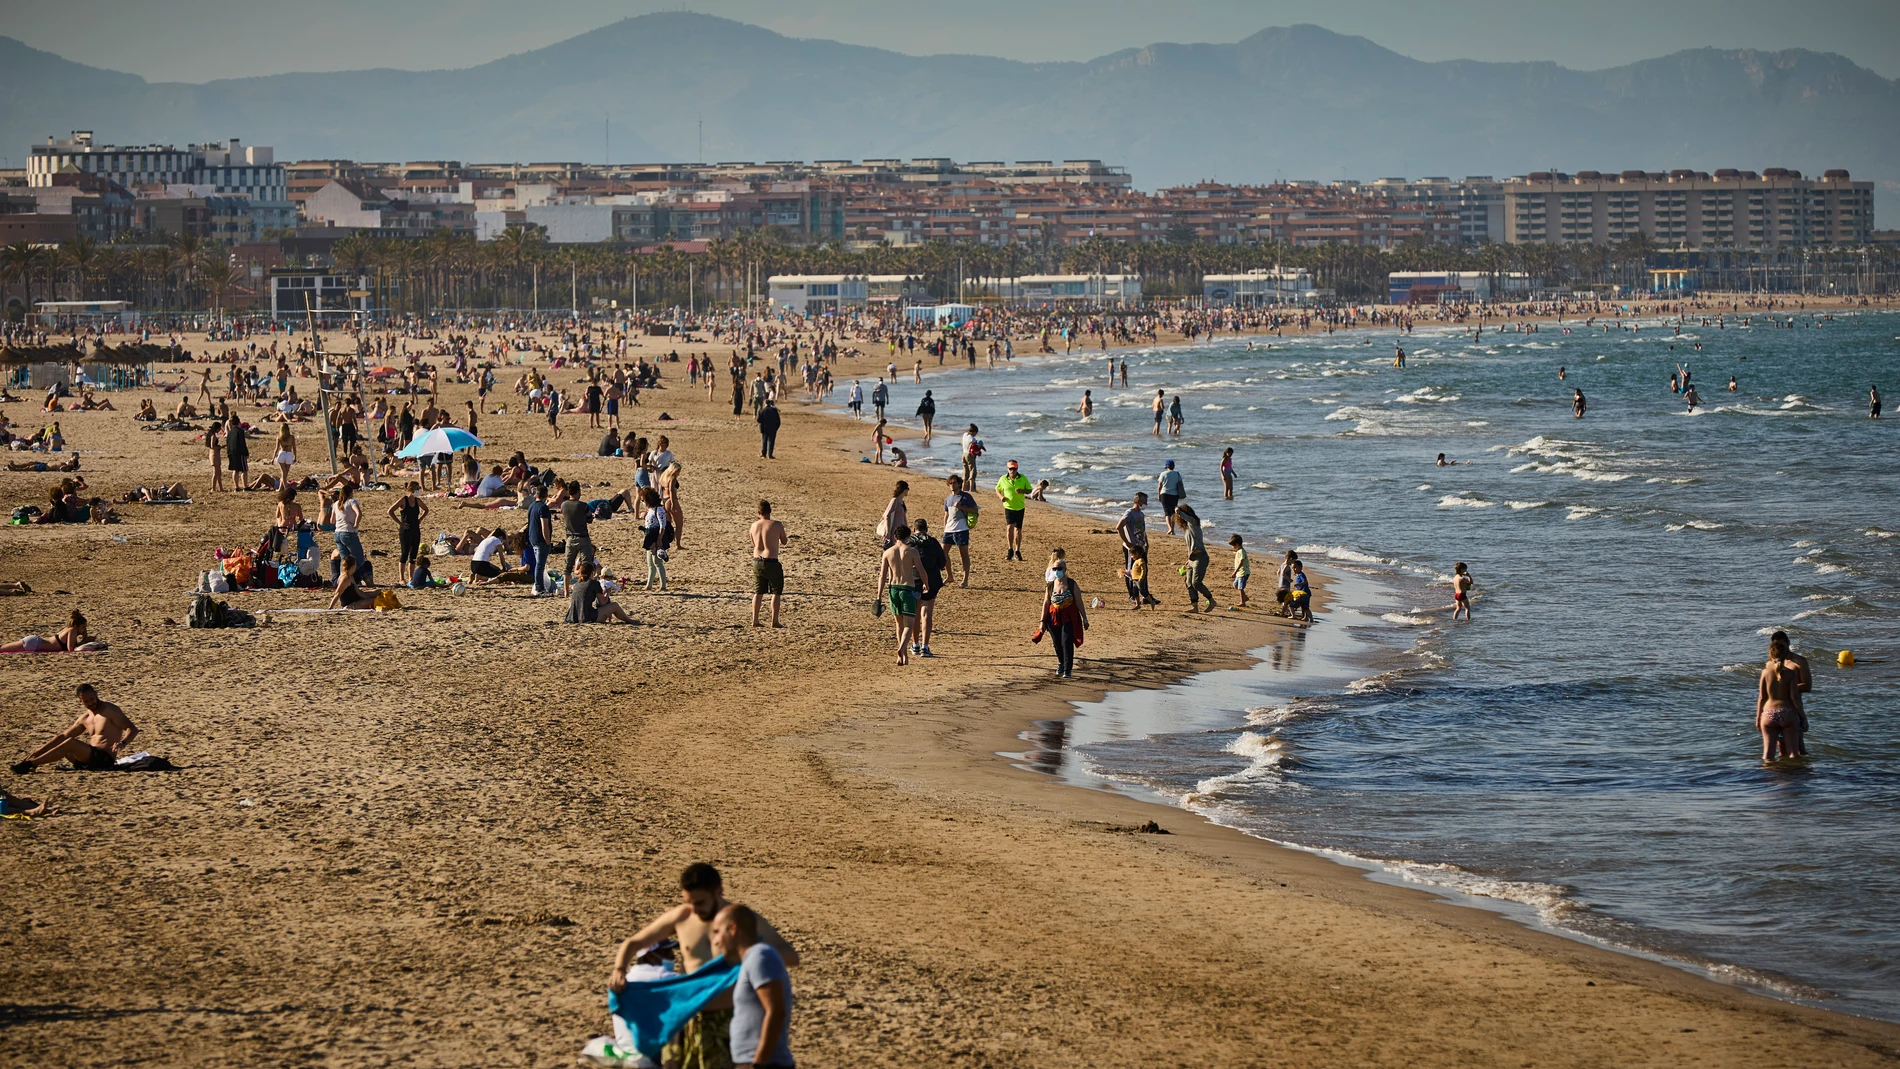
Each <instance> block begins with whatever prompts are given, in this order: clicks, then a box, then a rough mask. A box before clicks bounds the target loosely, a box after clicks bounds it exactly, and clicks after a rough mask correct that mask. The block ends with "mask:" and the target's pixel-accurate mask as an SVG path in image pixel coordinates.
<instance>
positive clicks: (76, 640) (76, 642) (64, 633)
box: [0, 583, 91, 653]
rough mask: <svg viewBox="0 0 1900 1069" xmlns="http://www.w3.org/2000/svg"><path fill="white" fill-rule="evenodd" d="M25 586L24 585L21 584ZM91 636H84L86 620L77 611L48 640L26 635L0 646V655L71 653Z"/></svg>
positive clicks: (22, 584) (23, 584)
mask: <svg viewBox="0 0 1900 1069" xmlns="http://www.w3.org/2000/svg"><path fill="white" fill-rule="evenodd" d="M20 585H21V586H25V585H26V584H25V583H21V584H20ZM90 637H91V636H89V635H87V634H86V618H85V616H83V615H82V614H81V613H80V611H79V610H78V609H74V610H73V613H72V616H70V617H69V618H68V619H67V621H66V626H65V627H62V628H60V629H59V633H58V634H56V635H54V636H53V637H52V638H50V639H46V638H41V637H40V636H38V635H28V636H26V637H25V638H23V639H21V640H20V641H18V642H9V643H7V644H6V645H4V646H0V653H71V652H72V651H74V650H76V649H78V648H79V647H81V646H83V645H85V644H86V642H87V641H88V640H89V638H90Z"/></svg>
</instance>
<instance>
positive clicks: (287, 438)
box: [274, 423, 297, 486]
mask: <svg viewBox="0 0 1900 1069" xmlns="http://www.w3.org/2000/svg"><path fill="white" fill-rule="evenodd" d="M274 459H275V460H276V461H277V468H278V470H279V471H281V472H283V473H284V477H283V479H282V481H280V482H279V483H278V484H277V485H278V486H289V485H291V483H290V466H291V465H292V464H295V463H296V462H297V436H296V435H294V434H292V433H291V432H290V424H288V423H286V424H284V425H283V426H282V427H279V428H278V430H277V456H276V457H275V458H274Z"/></svg>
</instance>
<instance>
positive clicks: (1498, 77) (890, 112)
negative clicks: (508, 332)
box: [0, 12, 1900, 225]
mask: <svg viewBox="0 0 1900 1069" xmlns="http://www.w3.org/2000/svg"><path fill="white" fill-rule="evenodd" d="M973 39H974V37H973ZM74 129H82V130H87V129H89V130H93V131H95V132H96V133H97V137H98V139H99V140H100V141H101V142H108V141H110V142H116V143H120V144H141V143H148V142H159V143H176V144H181V145H182V144H184V143H187V142H201V141H213V140H224V139H225V138H228V137H231V136H237V137H239V138H242V139H243V140H244V141H245V142H246V143H247V144H266V145H274V146H275V147H276V149H277V152H278V159H279V160H280V161H282V160H291V159H308V158H329V157H341V158H353V159H371V160H377V159H380V160H422V159H456V160H464V161H469V162H474V161H482V162H495V161H508V160H518V161H521V162H530V161H536V160H587V161H590V162H593V161H600V160H602V159H604V158H609V157H608V153H609V152H610V153H611V157H610V158H611V160H612V161H619V162H659V161H663V160H672V161H680V160H690V159H693V158H695V157H697V156H700V155H702V152H701V148H700V146H701V144H702V141H701V138H702V137H703V145H704V150H703V155H704V157H705V158H706V159H708V160H761V161H762V160H776V159H802V160H813V159H845V158H849V159H862V158H866V157H905V158H910V157H919V156H947V157H951V158H954V159H959V160H983V159H990V160H1016V159H1053V160H1060V159H1072V158H1089V159H1101V160H1103V161H1105V162H1108V163H1113V164H1121V165H1125V166H1126V167H1128V168H1129V170H1130V172H1131V173H1132V174H1133V176H1134V179H1135V182H1136V184H1137V185H1138V186H1140V187H1142V188H1155V187H1158V186H1165V185H1174V184H1181V183H1188V182H1194V181H1198V180H1201V179H1214V180H1218V181H1234V182H1242V181H1244V182H1264V181H1271V180H1273V179H1276V178H1287V179H1300V178H1313V179H1322V180H1326V179H1334V178H1342V177H1350V178H1360V179H1370V178H1377V177H1380V176H1385V175H1408V176H1411V177H1418V176H1421V175H1448V176H1452V177H1459V176H1463V175H1467V174H1491V175H1497V176H1504V175H1511V174H1523V173H1526V172H1528V171H1533V170H1562V171H1578V170H1586V169H1591V170H1601V171H1606V172H1608V171H1619V170H1622V169H1624V168H1641V169H1644V170H1651V171H1656V170H1668V169H1671V168H1676V167H1691V168H1697V169H1701V170H1713V169H1715V168H1717V167H1740V168H1743V169H1750V170H1760V169H1761V168H1764V167H1771V166H1780V167H1791V168H1795V169H1797V170H1800V171H1802V172H1804V173H1808V174H1817V173H1819V172H1820V171H1822V170H1824V169H1826V168H1831V167H1845V168H1848V169H1849V170H1850V171H1852V172H1853V174H1854V177H1856V178H1860V179H1871V180H1874V181H1877V182H1879V183H1880V191H1879V192H1878V193H1877V194H1876V198H1875V199H1876V205H1877V206H1878V211H1879V212H1880V215H1881V216H1882V217H1883V219H1884V220H1900V201H1896V198H1895V194H1900V82H1896V81H1893V80H1889V79H1886V78H1882V77H1881V76H1879V75H1878V74H1875V73H1874V72H1872V71H1869V70H1866V69H1865V68H1862V67H1859V66H1857V65H1856V64H1854V63H1852V62H1851V61H1849V60H1847V59H1846V58H1844V57H1841V56H1838V55H1834V54H1830V53H1818V52H1809V51H1804V50H1799V49H1790V50H1784V51H1777V52H1765V51H1755V50H1752V49H1742V50H1720V49H1712V48H1709V49H1693V50H1689V51H1684V52H1677V53H1674V54H1672V55H1668V56H1662V57H1659V58H1656V59H1650V60H1643V61H1641V62H1638V63H1632V64H1629V65H1627V66H1622V67H1613V68H1610V69H1607V70H1599V71H1579V70H1571V69H1568V68H1565V67H1561V66H1559V65H1557V64H1554V63H1547V62H1495V61H1486V60H1475V59H1474V60H1451V61H1445V62H1433V63H1428V62H1423V61H1420V60H1415V59H1411V58H1409V57H1406V56H1403V55H1401V54H1399V53H1397V52H1394V51H1391V50H1390V49H1387V48H1383V47H1381V46H1379V45H1377V44H1375V43H1373V42H1372V41H1369V40H1367V39H1365V38H1363V37H1352V36H1346V35H1342V34H1337V33H1333V32H1331V31H1329V30H1325V29H1322V28H1320V27H1317V26H1289V27H1277V28H1272V29H1266V30H1262V31H1261V32H1259V33H1256V34H1254V35H1252V36H1251V37H1248V38H1246V39H1244V40H1242V41H1238V42H1235V43H1233V44H1154V45H1148V46H1146V47H1143V48H1132V49H1127V50H1124V51H1120V52H1116V53H1113V54H1111V55H1107V56H1102V57H1101V58H1099V59H1094V60H1088V61H1084V62H1063V63H1023V62H1017V61H1013V60H1004V59H996V58H991V57H984V56H978V55H930V56H912V55H905V54H902V53H898V52H891V51H887V50H883V49H876V48H865V47H860V46H856V45H847V44H841V43H838V42H835V41H823V40H808V39H800V38H791V37H785V36H782V35H780V34H777V33H774V32H772V31H769V30H765V29H762V28H759V27H756V26H750V25H746V24H744V23H739V22H732V21H729V20H726V19H720V18H714V17H711V16H706V15H696V14H688V13H677V12H675V13H663V14H653V15H643V16H640V17H637V18H630V19H626V20H624V21H621V22H617V23H614V24H612V25H609V26H605V27H602V28H600V29H598V30H593V31H591V32H588V33H584V34H581V35H580V36H577V37H573V38H570V39H568V40H566V41H562V42H559V43H557V44H553V45H550V46H548V47H546V48H541V49H537V50H534V51H531V52H523V53H519V54H516V55H511V56H507V57H504V58H501V59H497V60H494V61H493V62H489V63H484V64H481V65H479V66H473V67H467V68H463V69H457V70H434V71H404V70H387V69H383V70H363V71H349V72H342V73H316V74H280V75H272V76H269V77H258V78H233V79H223V80H217V81H211V82H206V83H203V84H185V83H152V82H147V81H145V80H144V79H142V78H139V77H138V76H136V75H131V74H124V73H120V72H116V71H108V70H102V69H99V68H95V67H88V66H85V65H83V64H79V63H74V62H71V61H69V60H66V59H64V58H61V57H59V56H56V55H53V54H52V53H49V52H43V51H40V50H37V49H33V48H30V47H28V46H27V45H25V44H22V43H21V42H19V41H17V40H14V39H12V38H8V37H0V156H5V157H10V158H12V159H14V160H20V159H23V158H24V156H25V154H26V152H27V148H28V146H29V145H30V144H32V143H34V142H39V141H43V140H44V139H45V138H46V137H47V136H48V135H58V136H61V137H64V136H66V134H67V132H68V131H70V130H74ZM604 135H610V137H611V149H609V148H608V147H607V145H608V137H607V136H604ZM15 165H16V166H17V164H15ZM1883 225H1894V224H1893V223H1892V222H1886V223H1884V224H1883Z"/></svg>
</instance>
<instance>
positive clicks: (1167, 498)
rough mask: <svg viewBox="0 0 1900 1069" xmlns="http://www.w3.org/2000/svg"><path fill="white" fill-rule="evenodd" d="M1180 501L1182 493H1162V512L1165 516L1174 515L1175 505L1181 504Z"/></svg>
mask: <svg viewBox="0 0 1900 1069" xmlns="http://www.w3.org/2000/svg"><path fill="white" fill-rule="evenodd" d="M1180 503H1181V495H1179V494H1162V495H1161V512H1162V514H1163V515H1165V516H1172V515H1174V507H1175V506H1176V505H1179V504H1180Z"/></svg>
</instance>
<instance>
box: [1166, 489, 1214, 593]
mask: <svg viewBox="0 0 1900 1069" xmlns="http://www.w3.org/2000/svg"><path fill="white" fill-rule="evenodd" d="M1174 515H1175V518H1176V519H1178V520H1180V521H1181V537H1183V538H1185V539H1187V548H1188V562H1187V567H1186V568H1185V569H1183V571H1182V575H1183V576H1184V577H1185V578H1186V580H1187V595H1188V611H1189V612H1201V611H1203V610H1202V609H1201V607H1200V606H1201V599H1202V598H1203V597H1205V598H1206V599H1207V608H1206V610H1205V611H1206V612H1213V611H1214V609H1215V607H1216V606H1215V604H1214V592H1213V591H1212V590H1209V589H1207V565H1208V559H1207V540H1206V539H1205V538H1204V537H1202V534H1201V518H1200V516H1198V515H1196V514H1195V512H1194V510H1193V509H1192V508H1189V507H1188V506H1186V505H1182V506H1180V507H1179V508H1176V509H1175V510H1174Z"/></svg>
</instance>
